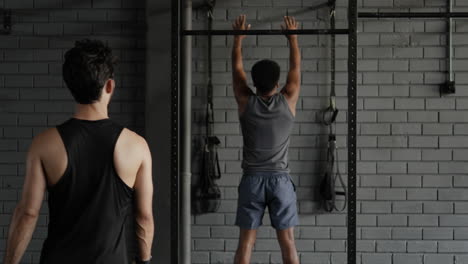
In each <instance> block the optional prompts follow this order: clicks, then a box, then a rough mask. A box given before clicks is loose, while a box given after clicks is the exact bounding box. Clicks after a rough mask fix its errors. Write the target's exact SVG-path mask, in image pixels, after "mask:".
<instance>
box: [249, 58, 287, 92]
mask: <svg viewBox="0 0 468 264" xmlns="http://www.w3.org/2000/svg"><path fill="white" fill-rule="evenodd" d="M280 71H281V68H280V66H279V65H278V63H276V62H275V61H272V60H261V61H259V62H257V63H255V64H254V66H253V67H252V72H251V75H252V80H253V83H254V85H255V87H256V88H257V91H258V92H260V94H267V93H269V92H271V91H272V90H273V89H275V86H276V84H277V83H278V81H279V78H280Z"/></svg>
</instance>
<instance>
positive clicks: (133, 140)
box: [119, 128, 149, 152]
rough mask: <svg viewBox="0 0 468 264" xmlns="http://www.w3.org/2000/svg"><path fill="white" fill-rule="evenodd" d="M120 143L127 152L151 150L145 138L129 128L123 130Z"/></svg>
mask: <svg viewBox="0 0 468 264" xmlns="http://www.w3.org/2000/svg"><path fill="white" fill-rule="evenodd" d="M119 141H120V142H119V143H120V146H121V147H123V148H124V149H126V150H134V151H139V152H141V151H143V152H146V151H147V150H148V149H149V148H148V143H147V142H146V140H145V138H144V137H142V136H140V135H139V134H138V133H136V132H134V131H132V130H130V129H128V128H124V129H123V130H122V133H121V136H120V138H119Z"/></svg>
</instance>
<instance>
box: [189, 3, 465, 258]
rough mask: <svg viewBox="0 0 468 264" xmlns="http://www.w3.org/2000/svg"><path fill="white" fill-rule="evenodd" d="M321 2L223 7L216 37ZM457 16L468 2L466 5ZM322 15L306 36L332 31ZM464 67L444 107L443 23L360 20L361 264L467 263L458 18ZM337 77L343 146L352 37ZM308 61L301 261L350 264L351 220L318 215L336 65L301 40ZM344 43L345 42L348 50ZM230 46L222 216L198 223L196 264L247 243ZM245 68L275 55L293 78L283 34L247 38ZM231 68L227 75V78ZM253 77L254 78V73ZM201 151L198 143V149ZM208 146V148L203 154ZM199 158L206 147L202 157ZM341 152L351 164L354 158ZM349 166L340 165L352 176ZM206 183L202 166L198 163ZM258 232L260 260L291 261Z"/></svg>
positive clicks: (302, 107) (305, 19) (422, 6)
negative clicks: (238, 214) (240, 22)
mask: <svg viewBox="0 0 468 264" xmlns="http://www.w3.org/2000/svg"><path fill="white" fill-rule="evenodd" d="M310 2H311V1H305V0H303V1H302V3H301V1H274V0H257V1H250V0H249V1H247V0H244V1H231V0H219V1H218V6H217V7H216V10H215V28H224V29H226V28H229V27H230V20H232V19H233V18H234V17H235V16H236V15H237V14H240V13H244V14H247V15H248V19H249V22H250V23H251V24H252V28H257V29H258V28H277V27H278V24H279V23H278V22H279V21H281V17H282V16H283V15H285V13H286V10H288V11H289V13H290V14H292V13H293V12H294V11H297V10H301V8H303V7H306V6H310V5H311V3H310ZM338 2H339V5H338V6H339V10H338V19H339V22H338V24H339V25H340V26H341V25H343V26H344V27H345V26H346V22H345V16H346V3H347V1H345V0H339V1H338ZM359 3H360V6H361V8H360V10H361V11H373V10H376V8H386V9H382V10H391V9H393V8H395V9H393V10H398V11H401V10H407V9H405V8H408V7H411V8H414V9H412V10H413V11H438V10H443V9H439V8H442V7H443V6H444V5H445V1H442V0H437V1H428V0H426V1H423V0H412V1H400V0H379V1H377V0H362V1H359ZM456 4H457V7H456V8H455V10H456V11H464V10H466V7H467V6H468V3H466V1H464V0H460V1H458V2H456ZM324 15H325V13H324V12H323V11H318V12H317V11H312V12H311V11H309V12H305V13H301V14H300V15H298V18H299V20H300V22H301V23H302V24H303V25H304V26H306V27H308V28H311V27H321V28H324V27H326V23H325V22H324V21H320V22H317V17H321V18H324ZM194 19H195V21H194V25H195V27H196V28H200V29H201V28H206V25H205V24H204V21H205V20H204V19H205V18H204V14H203V13H199V12H196V13H195V16H194ZM455 24H456V28H457V32H456V33H455V35H454V40H455V56H456V59H455V63H454V65H455V70H456V79H457V94H456V95H452V96H448V97H444V98H440V97H439V92H438V84H439V83H442V82H443V81H444V78H445V76H444V74H443V71H444V70H445V69H446V65H445V60H444V58H445V49H444V46H443V45H444V43H445V38H444V34H443V31H444V30H445V23H444V22H443V21H438V20H418V19H413V20H405V19H400V20H385V19H382V20H361V21H360V22H359V32H360V33H359V48H358V50H359V54H358V55H359V58H360V61H359V70H360V72H359V75H358V76H359V84H360V86H359V89H358V93H359V96H360V97H359V102H358V107H359V110H360V111H359V113H358V121H359V124H358V129H359V130H358V131H359V136H358V158H359V161H358V174H359V177H358V213H359V215H358V239H359V240H358V251H359V253H358V257H359V258H358V260H359V261H358V263H363V264H376V263H379V264H397V263H398V264H400V263H411V264H418V263H421V264H423V263H424V264H428V263H429V264H430V263H438V264H454V263H465V262H468V256H467V255H466V254H467V253H468V245H466V239H467V237H468V236H467V228H466V226H467V225H468V224H467V223H468V219H467V218H468V217H467V216H466V214H467V212H468V202H467V200H468V191H467V190H466V187H467V186H468V174H467V172H468V163H467V162H466V161H467V158H466V154H467V153H468V152H467V148H468V137H467V134H468V125H467V123H468V113H467V112H466V111H465V110H466V109H467V105H468V104H467V103H468V101H467V96H468V92H467V91H468V90H467V87H468V86H467V85H468V79H467V78H466V73H467V71H468V70H466V66H467V65H468V61H467V59H466V54H467V53H466V51H467V49H468V47H467V45H468V37H467V36H466V31H467V29H468V22H467V21H465V20H457V21H456V22H455ZM337 39H338V41H337V43H338V47H337V54H338V55H337V56H338V58H339V59H338V61H337V69H338V71H339V72H338V75H337V80H338V84H339V85H338V87H337V93H338V95H339V98H338V105H339V107H340V109H341V112H340V116H339V117H338V134H339V145H340V147H342V148H343V147H345V143H346V142H345V140H346V139H345V135H346V112H345V111H346V107H347V104H346V82H347V79H346V78H345V77H346V56H347V53H346V52H347V49H346V42H347V41H346V38H342V37H338V38H337ZM300 40H301V42H300V43H301V48H302V55H303V60H304V62H303V80H302V83H303V90H302V97H301V99H300V101H299V103H298V112H297V118H296V127H295V129H294V132H293V137H292V140H291V156H290V158H291V171H292V176H293V179H294V180H295V181H296V185H297V186H298V197H299V208H300V218H301V225H300V226H299V227H298V228H297V229H296V237H297V244H298V250H299V253H300V258H301V263H330V264H336V263H346V254H345V240H346V228H345V227H346V225H345V221H346V215H345V214H340V213H333V214H324V213H323V212H322V211H319V210H318V203H317V189H316V186H317V184H318V179H319V177H320V176H321V174H322V172H321V168H322V167H323V166H322V161H323V160H324V158H325V157H324V154H323V147H325V146H326V141H325V140H326V136H325V137H324V136H323V135H324V133H326V130H325V129H323V127H321V125H320V124H318V123H317V112H318V111H319V110H320V109H321V108H323V107H324V106H326V104H327V102H328V101H327V97H326V96H327V93H328V82H329V75H328V72H329V70H328V67H329V62H328V61H327V55H326V54H327V50H328V49H327V45H328V43H329V41H328V38H327V37H326V36H321V37H317V36H312V37H300ZM341 40H343V41H341ZM231 42H232V39H231V37H220V38H218V37H217V38H215V41H214V42H213V43H214V46H215V47H214V54H213V57H214V58H215V60H214V63H215V64H214V65H216V66H215V67H214V69H215V74H214V76H215V81H216V84H217V86H216V88H215V90H216V91H215V96H216V97H215V107H216V117H217V118H216V125H215V129H216V132H217V135H218V136H219V137H220V138H221V141H222V148H221V151H220V155H221V156H220V157H221V159H222V162H221V165H222V169H223V170H224V173H223V178H222V179H221V180H220V181H219V184H220V185H221V189H222V192H223V198H224V200H223V201H222V206H221V210H220V212H218V213H216V214H212V215H204V216H197V217H194V221H195V222H194V223H195V224H194V225H193V227H192V228H193V234H192V235H193V249H194V251H193V253H192V254H193V263H231V262H232V257H233V254H234V251H235V249H236V243H237V240H236V239H237V232H238V231H237V229H236V227H234V226H233V224H234V223H233V222H234V217H235V209H236V199H237V188H236V187H237V184H238V182H239V180H240V177H241V169H240V162H241V159H242V151H241V135H240V130H239V124H238V118H237V114H236V105H235V101H234V98H233V94H232V91H231V86H230V85H231V77H230V73H229V69H230V65H229V64H230V50H229V47H230V46H231ZM205 44H206V40H205V37H196V38H194V44H193V45H194V57H195V58H196V59H195V61H194V70H195V73H194V82H195V86H196V87H197V88H196V89H195V94H194V102H196V103H195V104H194V115H195V117H196V119H195V120H197V121H196V122H195V123H194V125H195V127H196V129H194V131H196V132H197V133H194V139H195V140H200V136H199V134H198V132H199V131H201V130H200V129H199V127H200V126H201V125H202V124H203V123H202V121H201V120H203V119H202V118H203V107H204V105H203V104H204V102H205V99H204V96H205V92H206V91H205V88H204V87H205V83H206V72H205V66H206V60H205V59H206V51H205V49H204V48H205ZM244 56H245V58H246V68H247V69H250V67H251V66H252V64H253V63H254V62H255V61H256V60H258V59H262V58H273V59H275V60H277V61H278V62H279V64H280V65H281V67H282V73H283V75H282V78H281V83H284V79H285V73H286V72H287V63H288V61H287V59H288V49H287V43H286V41H285V39H284V37H280V36H276V37H274V36H268V37H264V36H263V37H261V36H259V37H255V36H249V37H247V39H246V40H245V48H244ZM224 71H226V72H224ZM249 79H250V76H249ZM197 142H199V141H197ZM196 146H199V145H196ZM195 150H198V149H197V148H195ZM340 153H343V154H342V155H340V157H341V159H344V158H346V151H345V150H344V149H343V150H342V151H341V152H340ZM345 165H346V164H345V161H344V160H342V164H341V167H342V169H343V170H344V169H345ZM193 166H194V168H195V171H194V173H195V174H196V173H197V171H198V168H199V160H194V162H193ZM268 221H269V220H268V218H267V217H266V218H265V221H264V222H265V225H266V226H265V227H262V228H260V230H259V240H258V242H257V245H256V247H255V252H254V260H252V262H254V263H281V259H280V252H279V249H278V245H277V243H276V242H275V232H274V230H273V229H271V227H269V225H268Z"/></svg>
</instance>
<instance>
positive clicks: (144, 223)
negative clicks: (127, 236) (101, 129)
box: [134, 138, 154, 261]
mask: <svg viewBox="0 0 468 264" xmlns="http://www.w3.org/2000/svg"><path fill="white" fill-rule="evenodd" d="M140 140H141V142H140V145H141V152H142V154H143V160H142V163H141V165H140V168H139V169H138V172H137V176H136V180H135V186H134V189H135V202H136V215H135V217H136V236H137V243H138V252H139V259H140V261H148V260H149V259H150V258H151V247H152V244H153V237H154V219H153V176H152V168H151V167H152V159H151V153H150V150H149V147H148V144H147V143H146V141H145V140H144V139H143V138H140Z"/></svg>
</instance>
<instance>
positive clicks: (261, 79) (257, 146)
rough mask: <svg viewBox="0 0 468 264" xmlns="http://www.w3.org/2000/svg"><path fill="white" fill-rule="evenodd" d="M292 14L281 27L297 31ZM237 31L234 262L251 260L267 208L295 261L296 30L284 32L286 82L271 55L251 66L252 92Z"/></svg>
mask: <svg viewBox="0 0 468 264" xmlns="http://www.w3.org/2000/svg"><path fill="white" fill-rule="evenodd" d="M297 27H298V24H297V22H296V20H295V19H294V18H293V17H284V25H283V26H282V28H283V29H288V30H295V29H297ZM233 28H234V29H235V30H248V29H249V28H250V25H247V24H246V16H245V15H241V16H239V17H238V18H237V19H236V21H235V22H234V24H233ZM244 38H245V36H235V37H234V45H233V50H232V76H233V89H234V95H235V97H236V101H237V104H238V106H239V120H240V123H241V127H242V135H243V139H244V146H243V147H244V148H243V161H242V169H243V176H242V180H241V182H240V185H239V200H238V209H237V216H236V225H238V226H239V227H240V238H239V245H238V248H237V252H236V256H235V263H236V264H244V263H245V264H247V263H250V257H251V252H252V248H253V246H254V243H255V239H256V234H257V228H258V227H259V226H260V225H261V224H262V218H263V215H264V212H265V208H266V207H268V212H269V216H270V220H271V224H272V226H273V227H274V228H275V229H276V232H277V237H278V242H279V244H280V247H281V253H282V257H283V263H286V264H297V263H299V260H298V256H297V251H296V246H295V243H294V230H293V228H294V226H296V225H297V224H298V215H297V207H296V192H295V189H296V188H295V186H294V183H293V182H292V180H291V177H290V175H289V166H288V148H289V139H290V135H291V131H292V129H293V125H294V117H295V114H296V110H295V109H296V103H297V101H298V99H299V91H300V80H301V70H300V64H301V58H300V50H299V45H298V41H297V36H296V35H288V36H287V38H288V41H289V46H290V65H289V73H288V76H287V81H286V85H285V86H284V88H283V89H281V91H279V92H278V88H279V83H278V82H279V76H280V67H279V65H278V64H277V63H276V62H274V61H271V60H262V61H259V62H257V63H256V64H255V65H254V66H253V68H252V79H253V83H254V86H255V88H256V90H257V92H256V94H254V93H253V92H252V90H251V89H250V88H249V87H248V85H247V76H246V74H245V71H244V67H243V63H242V50H241V49H242V40H243V39H244Z"/></svg>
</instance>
